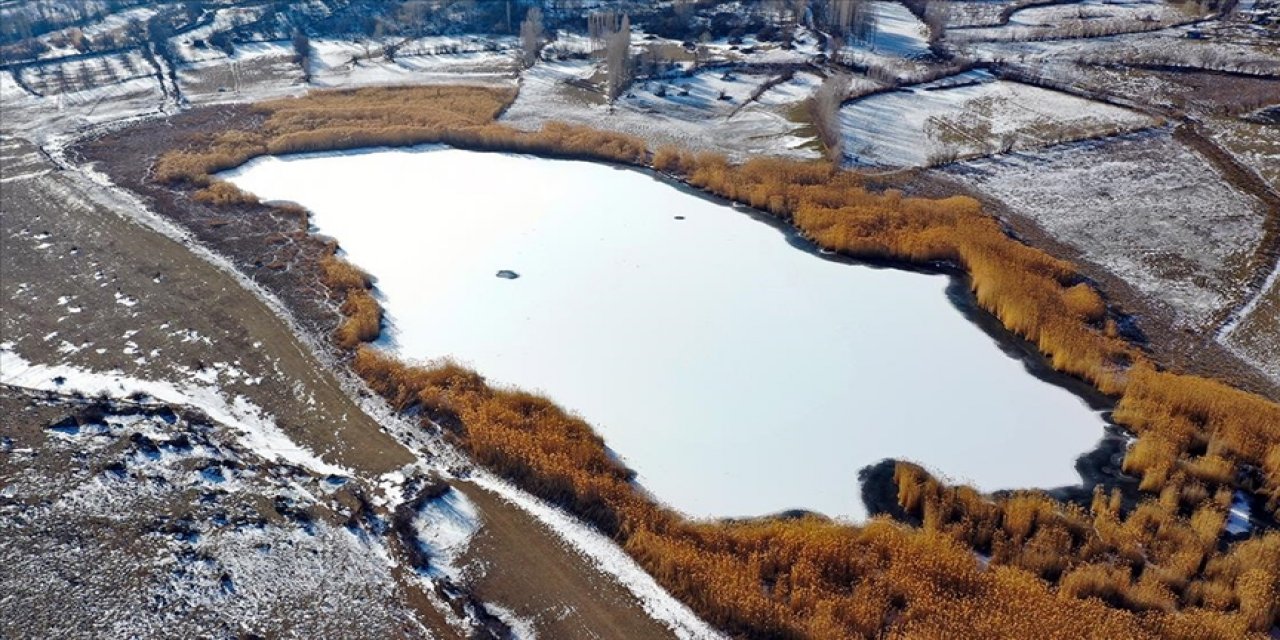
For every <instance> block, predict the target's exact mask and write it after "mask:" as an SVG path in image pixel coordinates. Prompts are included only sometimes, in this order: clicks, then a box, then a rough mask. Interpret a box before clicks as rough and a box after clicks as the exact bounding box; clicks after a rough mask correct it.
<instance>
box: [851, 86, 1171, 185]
mask: <svg viewBox="0 0 1280 640" xmlns="http://www.w3.org/2000/svg"><path fill="white" fill-rule="evenodd" d="M840 120H841V128H842V131H843V133H844V136H845V143H844V145H845V153H846V155H847V156H849V157H850V161H851V162H852V163H854V164H861V165H879V166H891V167H897V166H927V165H933V164H939V163H947V162H952V161H955V160H956V159H958V158H967V157H971V156H983V155H990V154H993V153H998V152H1002V151H1010V150H1019V151H1021V150H1027V149H1036V148H1039V147H1044V146H1049V145H1052V144H1059V143H1062V142H1067V141H1071V140H1080V139H1088V138H1095V137H1098V136H1104V135H1115V134H1117V133H1121V132H1126V131H1130V130H1133V129H1141V128H1144V127H1148V126H1151V125H1152V124H1153V121H1152V119H1151V118H1149V117H1147V116H1144V115H1142V114H1140V113H1136V112H1133V111H1130V110H1127V109H1122V108H1119V107H1114V106H1111V105H1108V104H1103V103H1100V102H1093V101H1089V100H1084V99H1081V98H1077V97H1075V96H1071V95H1068V94H1065V93H1059V92H1056V91H1050V90H1047V89H1041V88H1039V87H1034V86H1030V85H1025V84H1020V83H1017V82H1009V81H1005V80H997V79H995V78H993V77H992V76H991V75H990V74H988V73H986V72H982V71H975V72H970V73H965V74H961V75H959V76H953V77H948V78H944V79H942V80H938V81H935V82H931V83H926V84H922V85H914V86H910V87H905V88H903V89H899V90H897V91H893V92H889V93H881V94H875V95H872V96H869V97H866V98H861V99H858V100H854V101H852V102H850V103H848V104H847V105H846V106H845V107H844V108H843V109H841V112H840Z"/></svg>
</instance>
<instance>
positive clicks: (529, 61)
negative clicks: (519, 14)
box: [520, 7, 545, 67]
mask: <svg viewBox="0 0 1280 640" xmlns="http://www.w3.org/2000/svg"><path fill="white" fill-rule="evenodd" d="M544 35H545V31H544V29H543V26H542V9H540V8H538V7H533V8H531V9H529V12H528V13H526V14H525V16H524V22H522V23H520V51H521V57H522V59H523V61H524V66H526V67H532V66H533V63H535V62H537V61H538V54H539V53H541V52H542V39H543V36H544Z"/></svg>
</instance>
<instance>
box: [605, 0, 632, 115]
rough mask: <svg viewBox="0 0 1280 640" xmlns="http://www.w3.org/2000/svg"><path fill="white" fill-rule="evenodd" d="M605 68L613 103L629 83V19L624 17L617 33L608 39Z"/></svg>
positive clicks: (610, 97)
mask: <svg viewBox="0 0 1280 640" xmlns="http://www.w3.org/2000/svg"><path fill="white" fill-rule="evenodd" d="M605 68H606V70H607V71H608V73H609V85H608V94H609V100H610V101H613V100H616V99H617V98H618V96H620V95H622V92H624V91H626V90H627V85H629V84H630V83H631V19H630V18H629V17H627V16H625V15H624V16H622V24H621V25H620V26H619V28H618V31H617V32H616V33H613V34H612V35H610V36H609V37H608V42H607V44H606V45H605Z"/></svg>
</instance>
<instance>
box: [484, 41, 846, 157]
mask: <svg viewBox="0 0 1280 640" xmlns="http://www.w3.org/2000/svg"><path fill="white" fill-rule="evenodd" d="M599 71H600V69H599V64H598V63H597V62H595V61H591V60H565V61H546V62H541V63H539V64H537V65H535V66H534V67H533V68H531V69H529V70H527V71H525V72H524V74H523V76H522V77H521V84H520V93H519V95H518V96H517V97H516V100H515V102H514V103H513V104H512V105H511V107H510V108H509V109H507V110H506V111H505V112H504V113H503V115H502V122H503V123H505V124H509V125H511V126H514V127H516V128H518V129H527V130H533V129H539V128H541V127H542V126H543V125H544V124H546V123H547V122H553V121H559V122H568V123H573V124H582V125H586V126H590V127H594V128H597V129H601V130H606V131H619V132H622V133H627V134H631V135H636V136H640V137H642V138H644V139H645V140H647V141H648V142H649V144H650V146H651V147H652V148H657V147H660V146H662V145H664V144H674V145H679V146H681V147H683V148H686V149H694V150H706V151H716V152H720V153H726V154H728V155H729V156H730V157H733V158H738V159H746V158H748V157H751V156H753V155H760V154H765V155H774V156H786V157H792V158H800V159H810V158H816V157H818V153H817V151H816V150H814V149H813V148H812V147H811V143H812V140H813V139H812V137H809V136H805V135H802V134H801V129H802V126H803V125H802V124H800V123H797V122H794V121H792V120H791V119H790V118H789V117H788V113H789V111H790V110H791V109H793V108H794V107H796V106H797V105H798V104H799V103H800V102H801V101H803V100H804V99H805V98H807V97H808V95H809V93H810V92H811V91H812V90H813V88H816V87H817V86H818V85H819V84H820V83H821V81H820V80H818V77H817V76H816V75H815V74H812V73H805V72H800V73H796V74H794V76H793V78H792V79H791V80H790V81H787V82H783V83H781V84H778V85H776V86H774V87H773V88H771V89H770V90H768V91H766V92H765V93H764V94H762V95H761V96H760V97H759V99H758V100H755V101H751V102H745V101H744V100H745V97H747V96H749V95H750V94H751V93H752V91H753V90H754V89H755V88H758V87H759V85H760V84H763V82H764V76H760V75H746V74H738V75H737V76H735V78H736V79H735V80H733V81H726V80H724V79H723V76H724V73H725V72H724V71H723V70H720V71H715V70H706V71H703V72H701V73H697V74H694V75H693V76H691V77H688V78H679V79H675V80H671V81H651V82H647V83H646V82H642V83H640V84H638V85H636V86H633V87H632V88H631V91H630V92H629V93H628V95H627V96H625V97H623V98H621V99H620V100H618V101H617V103H616V104H614V105H612V106H610V105H607V104H605V100H604V96H603V94H601V93H600V92H599V91H598V90H596V89H592V88H590V87H591V85H590V83H589V82H588V80H589V79H591V78H592V77H594V76H596V75H597V73H599ZM661 86H666V89H667V95H666V97H661V96H659V95H657V92H658V90H659V87H661ZM684 88H687V89H688V91H689V95H687V96H681V95H680V93H681V91H682V89H684ZM721 89H724V90H725V93H726V96H727V97H728V98H729V99H728V100H720V99H719V92H720V90H721Z"/></svg>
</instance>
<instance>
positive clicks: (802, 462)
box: [223, 147, 1103, 520]
mask: <svg viewBox="0 0 1280 640" xmlns="http://www.w3.org/2000/svg"><path fill="white" fill-rule="evenodd" d="M223 177H225V178H227V179H229V180H231V181H232V182H234V183H235V184H237V185H238V186H240V187H241V188H243V189H245V190H247V191H251V192H253V193H255V194H257V195H258V196H259V197H261V198H263V199H266V200H291V201H295V202H298V203H300V204H302V205H304V206H306V207H307V208H309V209H311V211H312V212H313V213H314V221H315V224H316V225H317V226H318V227H319V230H320V232H322V233H325V234H328V235H331V236H333V237H335V238H337V239H338V240H339V241H340V242H341V244H342V247H343V249H344V250H345V251H346V252H347V256H348V258H349V259H350V260H351V261H353V262H354V263H356V264H357V265H359V266H361V267H363V268H364V269H366V270H368V271H369V272H370V273H372V274H374V275H375V276H376V277H377V278H378V289H379V290H380V292H381V295H382V296H384V297H385V299H384V304H385V307H386V309H387V312H388V314H389V321H390V323H391V333H390V335H389V337H388V338H387V340H385V341H384V342H385V343H386V344H385V345H384V346H385V347H386V348H389V349H393V350H395V351H397V352H399V353H400V354H401V355H402V356H405V357H409V358H415V359H431V358H438V357H443V356H451V357H453V358H455V359H456V360H459V361H461V362H463V363H465V364H468V365H470V366H472V367H474V368H475V369H476V370H477V371H479V372H480V373H481V374H483V375H485V376H486V377H487V378H489V380H490V381H492V382H496V383H501V384H509V385H514V386H517V387H521V388H525V389H529V390H538V391H542V392H543V393H545V394H546V395H548V396H549V397H551V398H552V399H554V400H555V401H556V402H558V403H559V404H561V405H562V406H564V407H566V408H568V409H571V410H573V411H575V412H577V413H579V414H580V415H582V416H583V417H584V418H586V419H587V420H588V421H589V422H590V423H591V424H592V425H594V426H595V428H596V429H597V431H598V432H599V433H601V434H602V435H603V436H604V438H605V440H606V442H607V443H608V445H609V446H610V448H612V449H613V450H614V451H615V452H617V454H618V455H619V456H621V457H622V458H623V459H624V460H625V461H626V463H627V464H628V465H629V466H631V467H632V468H633V469H635V470H636V471H637V472H638V473H639V482H640V483H641V484H642V485H643V486H644V487H645V488H646V489H647V490H649V491H650V492H651V493H653V494H654V495H655V496H656V497H657V498H658V499H660V500H662V501H664V502H666V503H668V504H670V505H671V506H673V507H675V508H677V509H679V510H681V511H684V512H685V513H687V514H690V515H693V516H698V517H715V516H753V515H763V514H768V513H773V512H777V511H780V510H784V509H791V508H804V509H811V510H814V511H819V512H822V513H826V514H828V515H832V516H840V517H844V518H848V519H854V520H857V519H860V518H862V517H864V515H865V509H864V507H863V505H862V502H861V498H860V488H859V484H858V481H857V474H858V470H859V469H861V468H862V467H864V466H866V465H870V464H874V463H876V462H878V461H880V460H881V459H883V458H886V457H895V458H905V459H910V460H914V461H917V462H920V463H922V464H924V465H925V466H927V467H929V468H930V469H934V470H936V471H940V472H942V473H943V474H945V476H946V477H949V478H951V479H953V480H956V481H965V482H971V483H973V484H974V485H976V486H977V487H980V488H982V489H986V490H995V489H1003V488H1015V487H1053V486H1059V485H1065V484H1076V483H1078V482H1079V477H1078V476H1077V474H1076V473H1075V471H1074V462H1075V458H1076V456H1077V455H1079V454H1080V453H1083V452H1084V451H1086V450H1089V449H1091V448H1092V447H1093V445H1094V444H1095V443H1096V442H1097V440H1098V439H1099V438H1100V437H1101V435H1102V426H1103V420H1102V418H1101V416H1100V415H1098V413H1097V412H1095V411H1093V410H1091V409H1090V408H1089V407H1088V406H1086V405H1085V403H1084V402H1083V401H1081V400H1080V399H1078V398H1077V397H1076V396H1074V395H1072V394H1071V393H1069V392H1068V391H1066V390H1064V389H1062V388H1059V387H1056V386H1053V385H1051V384H1048V383H1046V382H1043V381H1041V380H1039V379H1037V378H1035V377H1033V376H1031V375H1030V374H1028V373H1027V371H1026V370H1025V368H1024V366H1023V364H1022V363H1021V362H1020V361H1019V360H1017V359H1015V358H1012V357H1010V356H1009V355H1007V354H1006V353H1004V352H1003V351H1002V350H1001V349H1000V347H999V346H998V345H997V344H996V342H995V341H994V340H993V339H992V338H991V337H990V336H988V335H987V334H985V333H984V332H983V331H982V330H981V329H979V328H978V327H977V326H976V325H974V324H972V323H971V322H970V321H969V320H967V319H966V318H965V317H964V316H963V315H962V314H961V312H960V311H959V310H957V309H956V308H955V307H954V306H953V305H952V304H951V303H950V302H949V301H948V298H947V296H946V294H945V289H946V287H947V284H948V279H947V278H946V277H945V276H937V275H922V274H918V273H911V272H905V271H897V270H888V269H873V268H868V267H864V266H858V265H850V264H843V263H840V262H835V261H830V260H825V259H823V258H821V257H819V256H816V255H813V254H811V253H809V252H806V251H803V250H800V249H798V248H796V247H794V246H792V245H791V244H788V242H787V236H786V235H785V234H783V233H781V232H780V231H779V230H778V229H776V228H774V227H772V226H770V225H768V224H765V223H762V222H759V221H756V220H753V219H751V217H750V216H749V215H748V214H747V213H745V212H743V211H741V210H738V209H735V208H732V207H729V206H725V205H722V204H718V203H716V202H712V201H709V200H707V199H704V198H701V197H698V196H696V195H692V194H689V193H686V192H684V191H682V190H680V189H677V188H673V187H672V186H670V185H668V184H665V183H663V182H661V181H659V180H655V179H654V178H652V177H651V176H649V175H646V174H645V173H642V172H639V171H631V170H623V169H617V168H613V167H609V166H605V165H600V164H593V163H587V162H569V161H561V160H544V159H537V158H532V157H527V156H515V155H504V154H492V153H475V152H467V151H459V150H455V149H445V148H441V147H419V148H415V149H409V150H373V151H369V152H361V153H344V154H321V155H308V156H290V157H285V158H275V157H269V158H262V159H259V160H255V161H254V162H252V163H250V164H248V165H246V166H244V167H242V168H241V169H238V170H236V171H233V172H228V173H227V174H224V176H223ZM678 218H682V219H678ZM503 270H510V271H513V272H515V273H516V274H518V275H519V277H518V278H516V279H506V278H500V277H497V274H498V272H500V271H503Z"/></svg>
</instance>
